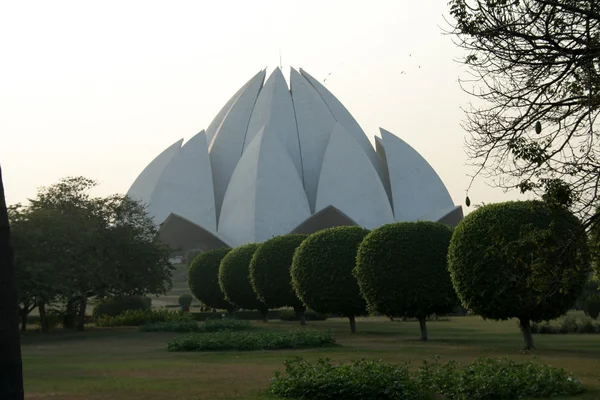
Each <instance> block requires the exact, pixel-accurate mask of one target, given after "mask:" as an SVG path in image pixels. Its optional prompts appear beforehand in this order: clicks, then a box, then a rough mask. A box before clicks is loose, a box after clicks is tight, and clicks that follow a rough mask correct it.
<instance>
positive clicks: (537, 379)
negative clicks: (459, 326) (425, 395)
mask: <svg viewBox="0 0 600 400" xmlns="http://www.w3.org/2000/svg"><path fill="white" fill-rule="evenodd" d="M415 381H416V383H417V384H419V385H420V386H421V387H422V388H423V389H424V390H429V391H431V392H433V393H436V394H441V395H444V398H446V399H448V400H453V399H457V400H462V399H469V400H480V399H481V400H490V399H492V400H496V399H497V400H512V399H520V398H523V397H528V398H545V397H554V396H571V395H576V394H579V393H583V392H584V391H585V387H584V386H583V385H582V384H581V383H580V382H578V381H577V380H575V379H573V378H572V377H570V376H569V374H567V373H566V372H565V371H564V370H563V369H559V368H555V367H551V366H547V365H540V364H535V363H533V362H524V363H519V362H516V361H512V360H509V359H508V358H499V359H493V358H480V359H478V360H476V361H475V362H473V363H472V364H470V365H467V366H466V367H464V368H459V365H458V363H456V362H455V361H450V362H448V363H446V364H440V363H439V358H434V361H433V362H429V361H427V360H426V361H424V362H423V365H422V366H421V367H420V368H419V370H418V371H417V372H416V373H415Z"/></svg>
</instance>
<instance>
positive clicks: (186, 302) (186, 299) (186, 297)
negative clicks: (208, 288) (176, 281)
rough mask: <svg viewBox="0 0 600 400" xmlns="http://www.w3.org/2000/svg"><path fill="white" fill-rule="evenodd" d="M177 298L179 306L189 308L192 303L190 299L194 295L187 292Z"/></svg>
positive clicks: (192, 298)
mask: <svg viewBox="0 0 600 400" xmlns="http://www.w3.org/2000/svg"><path fill="white" fill-rule="evenodd" d="M177 300H178V302H179V305H180V306H181V307H184V308H185V307H187V308H188V309H189V308H190V306H191V305H192V301H193V300H194V297H193V296H192V295H191V294H189V293H184V294H182V295H181V296H179V299H177Z"/></svg>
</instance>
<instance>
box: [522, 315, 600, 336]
mask: <svg viewBox="0 0 600 400" xmlns="http://www.w3.org/2000/svg"><path fill="white" fill-rule="evenodd" d="M531 333H538V334H541V335H552V334H566V333H600V322H595V321H592V320H591V319H589V318H573V317H565V318H563V319H561V320H559V321H552V322H549V321H546V322H543V323H540V324H537V323H535V322H534V323H532V324H531Z"/></svg>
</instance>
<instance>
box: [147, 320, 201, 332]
mask: <svg viewBox="0 0 600 400" xmlns="http://www.w3.org/2000/svg"><path fill="white" fill-rule="evenodd" d="M140 331H142V332H202V331H203V327H202V326H201V325H200V324H199V323H198V322H196V321H166V322H152V323H149V324H144V325H142V326H140Z"/></svg>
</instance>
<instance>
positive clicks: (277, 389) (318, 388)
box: [269, 357, 427, 400]
mask: <svg viewBox="0 0 600 400" xmlns="http://www.w3.org/2000/svg"><path fill="white" fill-rule="evenodd" d="M284 365H285V374H282V373H281V372H279V371H277V372H275V376H274V377H273V378H272V379H271V386H270V388H269V392H270V393H271V394H273V395H275V396H277V397H283V398H290V399H311V400H326V399H327V400H328V399H344V400H380V399H381V400H388V399H389V400H404V399H425V398H427V397H426V396H425V395H424V394H423V392H422V390H421V389H420V388H419V387H418V386H417V385H416V384H415V383H414V382H413V381H412V380H411V379H410V373H409V370H408V366H407V365H394V364H389V363H384V362H382V361H366V360H360V361H353V362H351V363H349V364H341V365H335V366H334V365H331V364H330V363H329V360H328V359H319V360H318V361H317V362H316V363H315V364H312V363H310V362H308V361H304V360H302V358H300V357H298V358H296V359H295V360H293V361H286V362H284Z"/></svg>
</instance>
